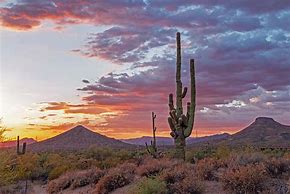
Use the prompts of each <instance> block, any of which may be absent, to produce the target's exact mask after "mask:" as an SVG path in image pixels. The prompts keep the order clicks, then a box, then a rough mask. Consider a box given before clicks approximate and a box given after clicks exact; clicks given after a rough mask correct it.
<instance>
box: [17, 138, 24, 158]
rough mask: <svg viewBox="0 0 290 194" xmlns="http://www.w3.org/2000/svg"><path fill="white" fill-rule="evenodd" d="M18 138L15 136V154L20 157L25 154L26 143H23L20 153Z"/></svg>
mask: <svg viewBox="0 0 290 194" xmlns="http://www.w3.org/2000/svg"><path fill="white" fill-rule="evenodd" d="M19 144H20V143H19V136H17V154H18V155H22V154H25V152H26V143H23V145H22V151H20V146H19Z"/></svg>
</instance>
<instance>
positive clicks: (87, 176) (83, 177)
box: [72, 168, 105, 189]
mask: <svg viewBox="0 0 290 194" xmlns="http://www.w3.org/2000/svg"><path fill="white" fill-rule="evenodd" d="M104 175H105V172H104V171H103V170H100V169H98V168H96V169H90V170H84V171H79V172H76V173H75V174H74V176H73V177H74V181H73V183H72V188H73V189H75V188H78V187H83V186H86V185H89V184H96V183H97V182H98V181H99V180H100V179H101V178H102V177H103V176H104Z"/></svg>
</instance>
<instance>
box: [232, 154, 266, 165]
mask: <svg viewBox="0 0 290 194" xmlns="http://www.w3.org/2000/svg"><path fill="white" fill-rule="evenodd" d="M266 159H267V157H266V156H265V155H264V154H262V153H260V152H252V153H238V154H233V155H231V156H230V157H229V159H228V160H227V163H228V166H229V167H234V166H239V165H242V166H246V165H248V164H259V163H262V162H264V161H265V160H266Z"/></svg>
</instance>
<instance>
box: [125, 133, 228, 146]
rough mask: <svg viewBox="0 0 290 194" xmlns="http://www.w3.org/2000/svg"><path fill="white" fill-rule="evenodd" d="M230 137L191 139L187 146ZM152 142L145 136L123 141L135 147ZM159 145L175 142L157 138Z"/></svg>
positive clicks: (217, 135) (214, 136) (169, 138)
mask: <svg viewBox="0 0 290 194" xmlns="http://www.w3.org/2000/svg"><path fill="white" fill-rule="evenodd" d="M229 136H230V135H229V134H228V133H223V134H216V135H210V136H205V137H197V138H195V137H189V138H187V139H186V143H187V144H194V143H203V142H209V141H214V140H223V139H226V138H228V137H229ZM151 140H152V137H150V136H143V137H138V138H131V139H121V141H123V142H125V143H129V144H134V145H143V146H144V145H145V143H148V144H150V141H151ZM156 142H157V145H160V146H165V145H174V140H173V139H172V138H171V137H156Z"/></svg>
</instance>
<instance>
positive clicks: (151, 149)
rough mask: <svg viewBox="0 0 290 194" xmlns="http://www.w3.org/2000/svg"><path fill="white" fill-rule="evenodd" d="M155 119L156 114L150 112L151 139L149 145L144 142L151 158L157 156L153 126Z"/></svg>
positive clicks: (154, 128)
mask: <svg viewBox="0 0 290 194" xmlns="http://www.w3.org/2000/svg"><path fill="white" fill-rule="evenodd" d="M155 119H156V114H155V113H154V112H152V132H153V141H152V140H151V145H149V146H148V145H147V143H145V145H146V150H147V152H148V153H149V154H150V155H151V156H152V157H153V158H157V146H156V136H155V134H156V130H157V128H156V127H155Z"/></svg>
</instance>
